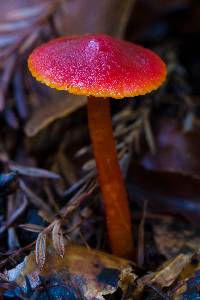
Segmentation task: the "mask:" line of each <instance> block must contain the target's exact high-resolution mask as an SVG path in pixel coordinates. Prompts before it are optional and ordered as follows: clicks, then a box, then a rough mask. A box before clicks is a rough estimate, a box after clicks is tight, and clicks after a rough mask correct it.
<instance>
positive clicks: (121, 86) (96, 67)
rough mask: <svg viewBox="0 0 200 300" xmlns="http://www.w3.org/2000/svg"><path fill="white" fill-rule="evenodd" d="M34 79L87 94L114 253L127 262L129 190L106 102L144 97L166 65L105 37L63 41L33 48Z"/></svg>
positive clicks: (130, 245)
mask: <svg viewBox="0 0 200 300" xmlns="http://www.w3.org/2000/svg"><path fill="white" fill-rule="evenodd" d="M28 66H29V69H30V71H31V73H32V75H33V76H34V77H35V78H36V79H37V80H39V81H41V82H43V83H45V84H46V85H48V86H50V87H52V88H56V89H58V90H67V91H68V92H70V93H73V94H76V95H87V96H88V103H87V110H88V123H89V131H90V136H91V140H92V145H93V152H94V156H95V160H96V166H97V171H98V177H99V184H100V188H101V191H102V194H103V199H104V205H105V214H106V220H107V230H108V236H109V240H110V245H111V250H112V252H113V253H114V254H116V255H119V256H122V257H126V258H130V257H132V256H133V251H134V243H133V236H132V229H131V213H130V209H129V204H128V198H127V192H126V188H125V184H124V180H123V177H122V174H121V170H120V166H119V163H118V159H117V153H116V147H115V141H114V138H113V131H112V121H111V116H110V107H109V98H110V97H111V98H115V99H122V98H125V97H134V96H137V95H144V94H146V93H148V92H151V91H152V90H155V89H157V88H158V87H159V86H160V85H161V84H162V83H163V81H164V80H165V77H166V66H165V64H164V62H163V61H162V60H161V59H160V58H159V57H158V56H157V55H156V54H155V53H153V52H152V51H150V50H148V49H145V48H143V47H141V46H139V45H135V44H133V43H130V42H127V41H124V40H120V39H115V38H112V37H110V36H108V35H102V34H94V35H84V36H72V37H68V36H67V37H62V38H58V39H55V40H52V41H50V42H48V43H46V44H44V45H41V46H39V47H38V48H36V49H35V50H34V51H33V52H32V54H31V55H30V56H29V59H28Z"/></svg>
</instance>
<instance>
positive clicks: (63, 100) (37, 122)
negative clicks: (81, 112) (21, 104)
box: [25, 92, 87, 137]
mask: <svg viewBox="0 0 200 300" xmlns="http://www.w3.org/2000/svg"><path fill="white" fill-rule="evenodd" d="M65 94H66V95H65V96H62V97H58V96H56V99H55V100H51V101H48V102H47V103H45V104H44V106H42V107H39V109H38V110H36V111H35V112H34V113H33V115H32V117H31V118H30V120H29V121H28V122H27V124H26V126H25V133H26V134H27V135H28V136H29V137H32V136H34V135H36V134H37V133H38V132H40V131H41V130H42V129H44V128H45V127H47V126H48V125H49V124H51V123H52V122H53V121H55V120H57V119H60V118H64V117H67V116H69V115H70V114H72V113H73V112H75V111H76V110H78V109H79V108H81V107H83V106H84V105H85V104H86V102H87V98H86V97H83V96H75V95H71V94H70V95H69V94H68V93H67V92H66V93H65Z"/></svg>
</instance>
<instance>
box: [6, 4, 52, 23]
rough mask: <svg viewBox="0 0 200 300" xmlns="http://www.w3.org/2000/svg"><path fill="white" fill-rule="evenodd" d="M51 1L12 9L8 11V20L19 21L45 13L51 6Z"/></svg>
mask: <svg viewBox="0 0 200 300" xmlns="http://www.w3.org/2000/svg"><path fill="white" fill-rule="evenodd" d="M49 6H50V5H49V2H47V3H40V4H38V5H32V6H27V7H24V8H20V9H15V10H14V11H10V12H9V13H7V20H9V21H17V20H20V19H22V18H23V19H25V18H27V19H29V18H33V17H37V16H38V15H41V14H45V12H46V11H47V10H48V8H49Z"/></svg>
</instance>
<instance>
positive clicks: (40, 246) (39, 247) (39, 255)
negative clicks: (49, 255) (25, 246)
mask: <svg viewBox="0 0 200 300" xmlns="http://www.w3.org/2000/svg"><path fill="white" fill-rule="evenodd" d="M35 258H36V263H37V264H38V266H39V269H40V270H41V269H42V268H43V266H44V263H45V260H46V234H45V233H43V232H41V233H39V235H38V238H37V241H36V246H35Z"/></svg>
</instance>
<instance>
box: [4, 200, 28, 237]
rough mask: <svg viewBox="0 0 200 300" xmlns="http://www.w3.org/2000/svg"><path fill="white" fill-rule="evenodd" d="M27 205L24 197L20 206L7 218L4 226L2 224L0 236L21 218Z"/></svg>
mask: <svg viewBox="0 0 200 300" xmlns="http://www.w3.org/2000/svg"><path fill="white" fill-rule="evenodd" d="M27 205H28V201H27V199H26V197H25V196H24V198H23V202H22V203H21V205H20V206H19V207H18V208H17V209H16V210H15V211H14V212H13V213H12V215H11V216H10V217H9V218H8V220H7V221H6V222H5V224H3V226H1V227H0V234H2V233H3V232H4V231H5V230H6V229H7V228H8V227H9V226H11V225H12V224H13V223H14V222H15V221H16V220H17V219H18V218H19V217H20V216H21V214H22V213H23V212H24V211H25V209H26V208H27Z"/></svg>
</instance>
